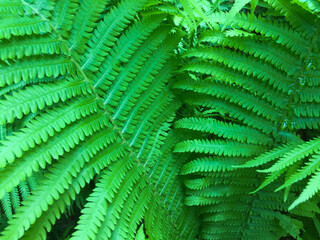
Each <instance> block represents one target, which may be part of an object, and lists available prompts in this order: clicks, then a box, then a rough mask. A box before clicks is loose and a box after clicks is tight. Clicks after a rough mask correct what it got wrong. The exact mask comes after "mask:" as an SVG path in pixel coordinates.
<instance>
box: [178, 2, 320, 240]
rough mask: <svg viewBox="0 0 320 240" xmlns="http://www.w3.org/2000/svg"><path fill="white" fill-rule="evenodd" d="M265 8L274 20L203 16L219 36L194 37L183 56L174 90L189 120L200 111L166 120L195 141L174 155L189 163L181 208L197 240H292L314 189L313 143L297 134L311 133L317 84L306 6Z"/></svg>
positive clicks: (315, 40) (314, 33)
mask: <svg viewBox="0 0 320 240" xmlns="http://www.w3.org/2000/svg"><path fill="white" fill-rule="evenodd" d="M243 2H245V1H243ZM266 3H267V4H268V5H266V7H267V8H269V9H273V11H276V12H278V16H283V18H282V19H281V21H276V20H273V19H272V18H271V19H270V18H267V17H264V16H263V15H261V16H255V15H253V14H251V16H250V15H249V11H246V10H243V11H242V13H236V12H239V9H240V8H241V7H239V9H238V8H237V5H234V6H233V8H232V9H231V12H230V13H225V12H215V13H213V14H211V18H210V21H211V22H212V24H220V28H219V29H215V30H205V31H203V33H202V34H201V36H200V38H199V44H198V45H197V46H196V47H194V48H192V49H190V50H187V51H186V52H185V53H184V54H183V57H184V59H185V62H186V64H184V65H183V66H182V68H181V70H180V72H181V75H180V77H179V79H178V81H177V82H176V83H175V85H174V88H175V89H177V90H179V94H181V95H182V97H183V100H184V102H185V104H186V105H188V106H189V108H191V109H193V110H191V113H189V114H190V115H191V116H192V115H195V112H196V109H200V112H199V113H198V115H199V116H198V117H189V118H183V119H181V120H179V121H177V122H176V124H175V126H176V127H177V128H182V129H185V132H186V133H189V134H191V133H192V132H193V134H194V135H195V137H194V138H193V139H191V140H187V141H183V142H181V143H179V144H177V145H176V147H175V151H176V152H185V153H186V154H187V153H188V156H189V159H190V160H189V162H188V163H186V164H185V165H184V166H183V167H182V170H181V174H182V175H185V185H186V187H187V190H186V192H187V197H186V204H187V205H190V206H197V207H198V208H200V209H201V210H200V219H201V230H200V238H201V239H279V238H280V237H281V236H286V235H287V234H290V235H291V236H293V237H294V238H296V239H299V237H300V236H301V234H302V235H303V234H304V233H302V232H303V225H302V224H303V222H302V221H303V220H302V219H299V218H298V219H299V220H295V218H296V216H295V215H294V214H292V212H293V210H294V208H295V207H296V208H298V209H305V208H304V207H303V204H302V205H300V206H298V204H300V203H303V202H306V201H307V200H309V199H310V198H311V197H312V196H314V195H315V193H316V192H317V191H318V189H319V186H318V184H316V182H317V180H318V177H319V165H318V161H317V159H318V158H317V154H318V147H317V141H318V138H317V139H314V140H311V141H309V142H306V143H304V140H305V139H304V137H303V136H301V135H300V134H301V131H302V130H303V131H306V132H309V131H310V130H317V129H318V128H319V127H318V120H317V116H318V114H319V111H318V104H319V99H318V98H317V97H316V94H315V92H317V91H318V90H319V89H318V85H319V81H318V80H319V79H316V78H313V77H311V76H314V74H317V73H316V72H318V71H319V68H318V65H317V64H315V62H317V60H316V59H317V57H316V56H317V54H318V51H319V43H320V42H319V35H318V33H319V20H318V18H317V16H316V15H315V14H314V12H312V11H310V10H311V9H310V8H306V7H304V8H300V7H298V6H297V5H294V4H291V3H289V2H287V1H281V0H280V1H266ZM238 4H240V1H239V2H238ZM299 5H301V4H299ZM239 6H240V5H239ZM305 6H306V5H305ZM233 11H235V12H233ZM230 15H234V17H230ZM310 103H311V104H310ZM206 111H211V112H214V113H216V114H213V115H212V116H210V115H209V116H207V115H206V114H205V112H206ZM315 134H317V133H315ZM309 155H312V157H311V158H310V160H309V162H308V161H307V159H308V156H309ZM313 155H314V156H313ZM275 161H276V162H275ZM300 162H301V163H300ZM271 164H273V165H271ZM261 165H265V166H269V168H268V169H266V170H262V171H259V172H268V173H270V174H269V175H268V176H267V177H266V178H265V180H263V179H264V177H265V176H264V175H262V173H259V172H257V171H256V170H257V167H259V166H261ZM283 174H285V176H284V177H283ZM310 175H311V177H310V180H309V182H308V184H307V185H306V187H305V188H301V184H300V182H301V181H302V180H304V179H305V178H307V177H309V176H310ZM283 181H284V184H282V185H281V182H283ZM297 182H298V183H297ZM294 183H296V184H298V185H296V186H293V187H291V186H292V185H293V184H294ZM279 184H280V185H281V186H280V187H279ZM277 187H278V188H277ZM290 187H291V188H290ZM284 188H285V189H286V191H285V192H284V199H285V200H283V193H282V192H280V190H282V189H284ZM290 189H291V190H290ZM275 190H276V192H273V191H275ZM297 195H298V197H297ZM312 201H315V202H318V199H315V198H314V199H312ZM235 206H236V207H235ZM258 209H259V210H258ZM312 211H313V210H311V212H312ZM316 212H317V210H315V211H314V212H313V213H312V214H311V215H312V216H314V214H315V213H316ZM295 214H298V213H297V212H295ZM298 215H299V214H298ZM311 215H310V216H311ZM272 221H275V222H272ZM289 226H293V227H292V228H289Z"/></svg>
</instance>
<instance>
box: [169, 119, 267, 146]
mask: <svg viewBox="0 0 320 240" xmlns="http://www.w3.org/2000/svg"><path fill="white" fill-rule="evenodd" d="M175 126H176V127H177V128H185V129H190V130H197V131H201V132H208V133H213V134H215V135H217V136H218V137H223V138H226V139H231V140H237V141H239V142H247V143H254V144H263V145H268V144H270V141H272V140H271V139H270V138H269V137H268V136H266V135H264V134H263V133H261V132H259V131H257V130H255V129H252V128H248V127H245V126H241V125H238V124H232V123H225V122H222V121H219V120H216V119H209V118H183V119H181V120H179V121H177V122H176V123H175Z"/></svg>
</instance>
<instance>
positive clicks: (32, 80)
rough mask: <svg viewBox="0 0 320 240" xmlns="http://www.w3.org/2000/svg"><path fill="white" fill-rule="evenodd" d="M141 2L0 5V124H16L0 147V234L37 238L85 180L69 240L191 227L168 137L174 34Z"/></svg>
mask: <svg viewBox="0 0 320 240" xmlns="http://www.w3.org/2000/svg"><path fill="white" fill-rule="evenodd" d="M146 3H147V1H144V0H141V1H130V0H123V1H120V2H119V3H117V4H115V3H110V2H109V1H79V2H78V1H21V2H20V1H14V2H9V1H8V2H5V3H3V4H4V6H2V5H1V14H2V15H3V16H4V15H6V16H8V18H7V20H6V21H4V22H3V21H2V26H1V27H0V38H1V43H3V44H1V49H2V50H1V60H2V62H1V66H2V67H1V73H0V86H1V92H2V97H1V100H0V102H1V103H0V105H1V107H0V108H1V124H2V125H1V126H11V125H12V126H18V125H21V126H20V127H19V128H14V130H13V131H12V132H11V133H10V136H7V137H6V138H4V140H2V142H1V146H0V148H1V150H0V153H1V164H0V165H1V177H0V178H1V181H0V185H1V193H0V198H1V199H2V203H3V207H4V209H5V211H6V214H7V216H8V218H9V221H8V225H7V227H6V228H5V229H4V230H3V231H2V232H1V234H2V236H1V237H0V239H20V238H21V237H23V238H24V239H45V238H46V236H47V232H50V231H51V229H52V225H53V224H54V223H55V222H56V221H57V219H59V218H60V217H61V215H62V214H63V213H65V212H66V210H67V208H69V206H70V205H71V204H72V201H73V200H75V198H76V197H77V195H78V194H80V191H81V189H82V188H84V187H85V185H86V184H88V183H89V182H90V181H92V180H93V179H94V178H96V179H97V183H96V185H95V187H94V188H93V190H92V192H91V194H90V195H89V197H88V198H87V202H86V204H85V205H84V207H83V209H82V210H81V216H80V219H79V222H78V225H77V226H76V227H75V230H76V231H75V232H74V233H73V234H72V236H71V238H70V239H83V238H86V239H129V238H130V239H134V238H135V234H136V232H137V228H138V227H139V226H140V225H141V222H142V221H144V222H145V226H146V231H147V232H148V235H150V236H151V235H154V237H155V238H157V239H168V238H167V237H169V238H170V239H171V238H172V239H174V238H176V239H178V238H183V239H193V238H194V236H195V234H197V227H198V225H197V224H196V222H195V220H196V218H195V217H194V216H195V213H194V212H193V211H189V210H187V209H186V207H185V206H184V205H183V201H182V198H181V196H182V194H183V191H182V189H183V188H182V186H183V185H182V182H181V181H180V180H179V176H178V172H179V166H181V164H180V163H176V162H177V160H176V159H177V158H176V157H173V156H172V154H171V150H172V148H173V147H174V144H175V143H176V141H177V140H175V137H174V136H171V135H172V134H169V135H170V137H169V135H168V132H169V130H170V124H171V122H172V120H173V118H174V116H175V111H176V110H177V109H178V108H179V106H180V103H179V102H177V101H175V102H174V101H173V94H172V93H171V91H170V90H169V88H168V80H169V79H170V78H171V76H172V74H173V71H174V70H175V69H176V66H177V64H173V62H174V61H176V60H174V59H173V56H172V54H173V49H174V48H176V46H177V44H178V42H179V38H180V33H177V32H176V33H174V32H173V31H172V30H173V27H174V26H173V25H172V23H170V22H169V21H167V20H166V18H165V15H164V14H160V15H152V16H150V17H144V16H142V14H140V12H142V10H143V11H145V10H146V9H147V6H146ZM144 6H145V7H144ZM34 115H35V116H34ZM31 116H32V117H31ZM26 119H28V120H27V121H26V123H25V124H21V123H22V122H24V121H25V120H26ZM1 132H2V133H3V131H1ZM166 139H167V140H166ZM170 139H172V140H170ZM175 163H176V164H175ZM179 164H180V165H179ZM38 173H42V174H43V175H44V177H43V178H39V185H38V186H32V188H31V189H29V188H26V184H27V183H28V179H29V178H33V177H34V176H37V174H38ZM17 187H19V188H21V189H22V190H21V197H22V199H21V200H23V201H22V202H21V204H20V199H18V195H17ZM23 187H24V188H23ZM30 190H31V192H32V194H30ZM9 195H10V196H11V197H10V199H9V197H8V196H9ZM19 205H21V206H19ZM159 211H160V212H159ZM158 213H161V217H160V219H157V221H155V219H154V217H155V216H157V215H158ZM12 214H13V215H12ZM170 216H171V217H170ZM159 220H161V222H160V223H159V222H158V221H159ZM182 222H185V224H183V225H181V224H180V223H182ZM168 225H170V226H172V227H171V228H170V230H167V232H166V233H163V229H164V226H168ZM153 228H157V229H159V231H155V232H149V231H151V229H153ZM139 235H141V230H139ZM140 238H141V237H140Z"/></svg>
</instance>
